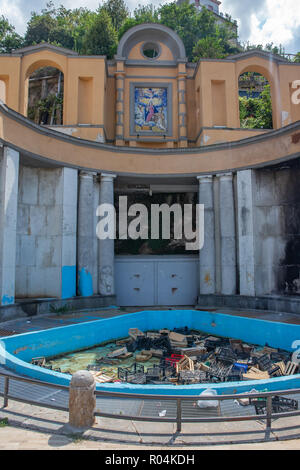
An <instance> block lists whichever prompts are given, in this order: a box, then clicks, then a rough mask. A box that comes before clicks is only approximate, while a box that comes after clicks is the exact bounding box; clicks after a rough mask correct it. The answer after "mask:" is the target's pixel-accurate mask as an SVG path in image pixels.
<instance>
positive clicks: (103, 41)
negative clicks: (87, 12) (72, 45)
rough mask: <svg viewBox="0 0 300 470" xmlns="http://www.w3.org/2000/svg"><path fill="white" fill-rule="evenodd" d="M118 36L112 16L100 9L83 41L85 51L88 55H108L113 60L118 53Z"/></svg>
mask: <svg viewBox="0 0 300 470" xmlns="http://www.w3.org/2000/svg"><path fill="white" fill-rule="evenodd" d="M117 45H118V35H117V32H116V30H115V28H114V27H113V24H112V20H111V17H110V15H109V14H108V13H107V11H106V10H105V9H102V8H101V9H99V10H98V14H97V15H96V17H95V19H94V21H93V22H92V23H91V25H90V27H89V29H88V31H87V32H86V35H85V37H84V39H83V51H84V53H85V54H87V55H106V56H107V57H108V58H112V57H113V55H114V54H115V53H116V50H117Z"/></svg>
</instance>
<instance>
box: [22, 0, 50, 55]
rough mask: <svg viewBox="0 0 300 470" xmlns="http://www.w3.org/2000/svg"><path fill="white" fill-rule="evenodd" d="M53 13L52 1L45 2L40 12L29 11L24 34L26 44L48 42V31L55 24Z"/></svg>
mask: <svg viewBox="0 0 300 470" xmlns="http://www.w3.org/2000/svg"><path fill="white" fill-rule="evenodd" d="M55 15H56V9H55V7H54V4H53V2H52V1H50V2H49V3H47V5H46V8H45V9H43V10H42V12H41V14H38V13H36V12H32V13H31V18H30V20H29V22H28V23H27V31H26V34H25V44H26V46H31V45H33V44H39V43H41V42H50V33H51V31H53V30H54V29H55V27H56V25H57V22H56V19H55Z"/></svg>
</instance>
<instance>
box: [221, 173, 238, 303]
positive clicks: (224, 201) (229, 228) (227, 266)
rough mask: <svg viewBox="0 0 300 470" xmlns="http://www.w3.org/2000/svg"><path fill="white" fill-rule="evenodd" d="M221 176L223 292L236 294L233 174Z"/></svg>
mask: <svg viewBox="0 0 300 470" xmlns="http://www.w3.org/2000/svg"><path fill="white" fill-rule="evenodd" d="M217 176H218V178H219V185H220V187H219V195H220V200H219V204H220V238H221V294H224V295H235V294H236V231H235V207H234V194H233V175H232V173H225V174H221V175H217Z"/></svg>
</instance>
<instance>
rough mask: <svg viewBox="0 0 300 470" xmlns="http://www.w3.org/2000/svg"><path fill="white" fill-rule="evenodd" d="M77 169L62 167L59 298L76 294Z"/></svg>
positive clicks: (66, 297)
mask: <svg viewBox="0 0 300 470" xmlns="http://www.w3.org/2000/svg"><path fill="white" fill-rule="evenodd" d="M77 180H78V171H77V170H74V169H73V168H63V169H62V175H61V182H62V233H61V270H62V277H61V298H62V299H68V298H71V297H75V296H76V251H77V187H78V181H77Z"/></svg>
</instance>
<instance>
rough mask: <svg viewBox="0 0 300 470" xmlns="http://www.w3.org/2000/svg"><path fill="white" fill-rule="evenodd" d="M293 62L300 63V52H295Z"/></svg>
mask: <svg viewBox="0 0 300 470" xmlns="http://www.w3.org/2000/svg"><path fill="white" fill-rule="evenodd" d="M294 62H300V52H297V54H296V55H295V57H294Z"/></svg>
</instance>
